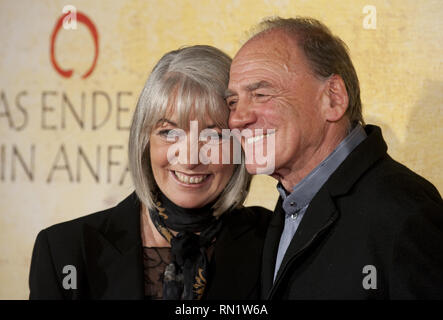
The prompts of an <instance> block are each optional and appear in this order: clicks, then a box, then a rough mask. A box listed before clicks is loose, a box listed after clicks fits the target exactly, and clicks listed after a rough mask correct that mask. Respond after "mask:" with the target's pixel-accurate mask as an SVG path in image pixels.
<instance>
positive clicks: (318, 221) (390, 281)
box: [262, 125, 443, 299]
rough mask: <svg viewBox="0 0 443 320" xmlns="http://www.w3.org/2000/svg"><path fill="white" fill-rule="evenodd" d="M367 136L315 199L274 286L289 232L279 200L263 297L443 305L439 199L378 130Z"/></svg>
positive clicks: (270, 234)
mask: <svg viewBox="0 0 443 320" xmlns="http://www.w3.org/2000/svg"><path fill="white" fill-rule="evenodd" d="M365 130H366V133H367V134H368V137H367V138H366V139H365V140H364V141H363V142H362V143H361V144H360V145H359V146H357V148H355V149H354V150H353V152H352V153H351V154H350V155H349V156H348V157H347V158H346V160H345V161H344V162H343V163H342V164H341V165H340V166H339V168H338V169H337V170H336V171H335V172H334V173H333V174H332V175H331V177H330V178H329V179H328V181H327V182H326V183H325V184H324V185H323V187H322V188H321V189H320V190H319V192H318V193H317V194H316V195H315V197H314V198H313V200H312V202H311V203H310V205H309V207H308V209H307V211H306V213H305V215H304V217H303V219H302V221H301V223H300V226H299V228H298V230H297V232H296V234H295V236H294V238H293V239H292V242H291V244H290V246H289V247H288V250H287V252H286V254H285V257H284V259H283V262H282V264H281V267H280V269H279V272H278V275H277V277H276V279H275V283H273V275H274V266H275V258H276V255H277V250H278V244H279V240H280V235H281V233H282V231H283V225H284V212H283V209H282V206H281V203H282V201H281V198H280V199H279V202H278V204H277V206H276V209H275V213H274V216H273V218H272V220H271V223H270V227H269V229H268V232H267V236H266V240H265V247H264V253H263V270H262V298H268V299H428V298H431V299H434V298H438V299H443V202H442V199H441V196H440V195H439V193H438V191H437V190H436V188H435V187H434V186H433V185H432V184H431V183H429V182H428V181H426V180H425V179H423V178H422V177H420V176H418V175H417V174H415V173H414V172H412V171H411V170H409V169H408V168H406V167H405V166H403V165H401V164H400V163H398V162H396V161H394V160H393V159H392V158H390V157H389V155H388V154H387V146H386V143H385V142H384V140H383V137H382V134H381V130H380V128H378V127H376V126H370V125H367V126H366V127H365ZM436 147H437V146H436ZM417 152H420V150H417Z"/></svg>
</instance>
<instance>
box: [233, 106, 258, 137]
mask: <svg viewBox="0 0 443 320" xmlns="http://www.w3.org/2000/svg"><path fill="white" fill-rule="evenodd" d="M256 121H257V118H256V115H255V112H254V111H253V109H252V106H251V105H249V104H247V103H240V102H238V103H237V106H236V108H235V109H233V110H231V112H230V114H229V128H231V129H240V130H242V129H245V128H247V127H248V126H250V125H251V124H253V123H255V122H256Z"/></svg>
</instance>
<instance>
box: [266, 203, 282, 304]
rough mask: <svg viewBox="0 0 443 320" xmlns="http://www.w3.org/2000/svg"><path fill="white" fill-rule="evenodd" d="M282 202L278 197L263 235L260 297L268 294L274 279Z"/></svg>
mask: <svg viewBox="0 0 443 320" xmlns="http://www.w3.org/2000/svg"><path fill="white" fill-rule="evenodd" d="M282 204H283V199H282V198H281V197H279V199H278V202H277V205H276V207H275V210H274V214H273V215H272V218H271V221H270V223H269V227H268V231H267V233H266V237H265V243H264V247H263V260H262V275H261V282H262V283H261V285H262V288H261V298H262V299H263V298H265V297H266V296H267V295H268V293H269V291H270V290H271V288H272V283H273V281H274V268H275V259H276V257H277V251H278V245H279V243H280V236H281V233H282V232H283V227H284V218H285V213H284V211H283V207H282Z"/></svg>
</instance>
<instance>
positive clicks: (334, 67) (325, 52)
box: [250, 17, 365, 125]
mask: <svg viewBox="0 0 443 320" xmlns="http://www.w3.org/2000/svg"><path fill="white" fill-rule="evenodd" d="M272 30H282V31H283V32H285V33H286V34H287V35H289V36H291V37H294V39H295V40H296V43H297V45H298V46H299V48H300V49H302V50H303V52H304V54H305V56H306V58H307V59H308V61H309V63H310V65H311V68H312V70H313V71H314V73H315V75H316V76H317V77H319V78H321V79H325V78H328V77H330V76H331V75H334V74H337V75H339V76H340V77H341V78H342V79H343V81H344V83H345V86H346V91H347V93H348V97H349V104H348V109H347V110H346V115H347V116H348V118H349V121H350V123H351V124H353V123H361V124H362V125H364V124H365V123H364V120H363V115H362V104H361V98H360V85H359V81H358V77H357V73H356V72H355V68H354V65H353V64H352V61H351V58H350V57H349V52H348V47H347V46H346V44H345V43H344V42H343V41H342V40H341V39H340V38H339V37H337V36H334V35H333V34H332V32H331V31H330V30H329V28H328V27H326V26H325V25H324V24H323V23H321V22H320V21H318V20H316V19H312V18H304V17H297V18H289V19H283V18H280V17H272V18H267V19H265V20H263V21H262V22H260V23H259V24H258V26H256V27H255V28H254V29H253V31H252V36H251V38H250V39H254V38H258V37H260V36H262V35H265V34H267V33H268V32H270V31H272Z"/></svg>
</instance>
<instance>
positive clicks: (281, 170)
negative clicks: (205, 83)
mask: <svg viewBox="0 0 443 320" xmlns="http://www.w3.org/2000/svg"><path fill="white" fill-rule="evenodd" d="M324 86H325V85H324V82H323V81H321V80H320V79H318V78H316V77H315V76H314V75H313V72H312V71H311V68H310V66H309V65H308V62H307V60H306V57H305V55H304V53H303V52H302V51H301V50H300V49H299V48H298V47H297V45H296V43H295V41H294V40H292V39H290V38H289V37H288V36H286V35H285V34H284V33H283V32H281V31H271V32H270V33H269V34H267V35H265V36H263V37H261V38H256V39H253V40H251V41H249V42H248V43H246V44H245V45H244V46H243V47H242V49H241V50H240V51H239V53H238V54H237V55H236V57H235V58H234V60H233V63H232V65H231V72H230V80H229V87H228V91H227V103H228V105H229V106H230V109H231V113H230V118H229V126H230V128H231V129H235V128H237V129H239V130H243V129H251V130H254V129H261V128H262V129H264V132H266V129H275V171H274V173H273V174H272V176H274V177H275V178H281V177H282V176H285V175H287V174H288V173H289V172H291V171H294V170H300V169H303V168H304V167H305V166H306V164H307V163H308V162H309V159H310V158H311V157H312V156H313V155H314V154H315V153H316V152H318V148H319V147H320V145H321V142H322V137H323V131H324V127H325V120H324V119H323V118H324V117H323V116H322V114H321V104H322V100H323V96H324V95H323V94H322V93H323V91H324V90H323V89H324ZM266 139H267V138H266V136H265V137H264V138H263V140H264V141H263V143H264V145H266ZM251 140H252V139H251ZM245 143H248V141H242V145H243V147H244V148H245ZM257 167H258V165H257V164H256V163H255V164H249V165H247V169H248V171H249V172H250V173H256V169H257Z"/></svg>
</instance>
